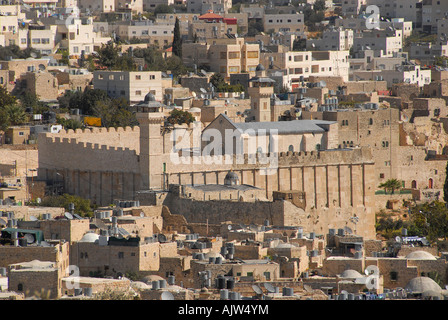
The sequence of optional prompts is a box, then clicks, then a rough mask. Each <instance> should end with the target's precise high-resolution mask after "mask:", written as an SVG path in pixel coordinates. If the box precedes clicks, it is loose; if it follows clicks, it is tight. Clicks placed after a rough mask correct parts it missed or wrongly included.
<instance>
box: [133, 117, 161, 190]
mask: <svg viewBox="0 0 448 320" xmlns="http://www.w3.org/2000/svg"><path fill="white" fill-rule="evenodd" d="M137 120H138V122H139V123H140V157H139V159H140V175H141V186H142V189H143V190H147V189H153V188H154V189H159V188H162V187H163V170H164V168H163V136H162V133H161V128H162V125H163V123H164V116H163V113H162V112H139V113H137Z"/></svg>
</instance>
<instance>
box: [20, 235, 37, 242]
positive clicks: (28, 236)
mask: <svg viewBox="0 0 448 320" xmlns="http://www.w3.org/2000/svg"><path fill="white" fill-rule="evenodd" d="M23 237H24V238H25V239H26V242H27V243H28V244H30V243H33V242H34V241H36V239H35V238H34V236H33V235H32V234H31V233H25V235H24V236H23Z"/></svg>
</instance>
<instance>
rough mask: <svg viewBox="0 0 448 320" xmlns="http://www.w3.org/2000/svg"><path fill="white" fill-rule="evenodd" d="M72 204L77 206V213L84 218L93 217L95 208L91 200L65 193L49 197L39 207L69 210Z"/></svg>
mask: <svg viewBox="0 0 448 320" xmlns="http://www.w3.org/2000/svg"><path fill="white" fill-rule="evenodd" d="M70 203H73V204H74V205H75V213H76V214H79V215H80V216H82V217H92V216H93V209H94V207H93V206H92V205H91V203H90V200H88V199H84V198H82V197H79V196H75V195H71V194H68V193H64V194H63V195H61V196H48V197H45V198H43V199H42V201H41V202H40V204H39V206H43V207H60V208H65V210H67V211H68V210H69V206H70Z"/></svg>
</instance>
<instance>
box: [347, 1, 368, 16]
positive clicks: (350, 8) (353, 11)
mask: <svg viewBox="0 0 448 320" xmlns="http://www.w3.org/2000/svg"><path fill="white" fill-rule="evenodd" d="M365 4H366V0H342V1H341V7H342V15H343V16H345V17H347V16H357V15H358V14H359V13H361V9H362V8H363V7H364V6H365Z"/></svg>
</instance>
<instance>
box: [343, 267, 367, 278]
mask: <svg viewBox="0 0 448 320" xmlns="http://www.w3.org/2000/svg"><path fill="white" fill-rule="evenodd" d="M340 277H341V278H349V279H356V278H362V274H360V273H359V272H358V271H356V270H353V269H348V270H345V271H344V272H342V273H341V275H340Z"/></svg>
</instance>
